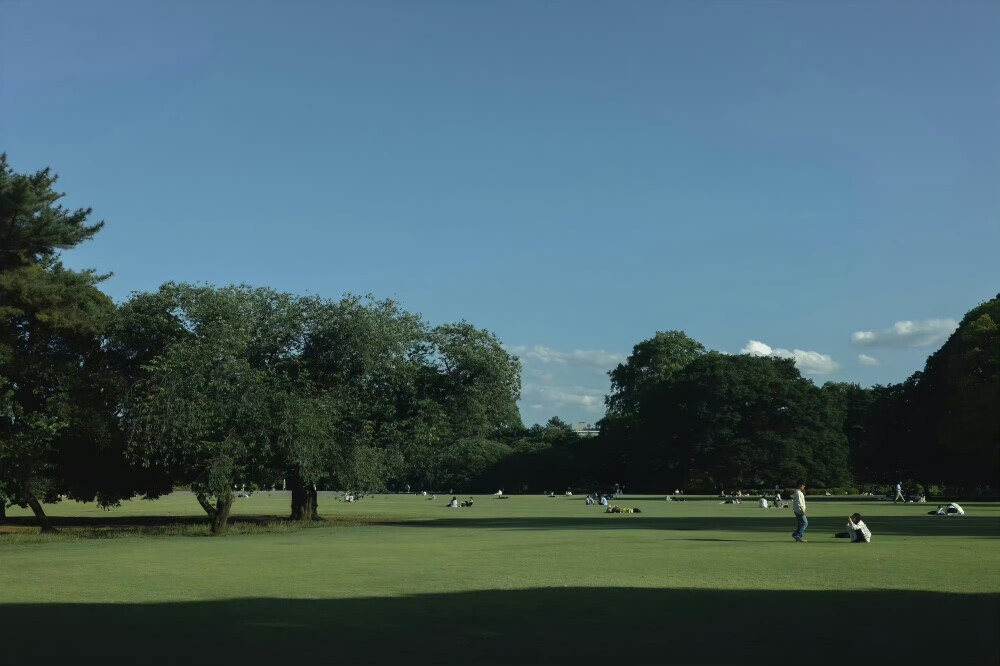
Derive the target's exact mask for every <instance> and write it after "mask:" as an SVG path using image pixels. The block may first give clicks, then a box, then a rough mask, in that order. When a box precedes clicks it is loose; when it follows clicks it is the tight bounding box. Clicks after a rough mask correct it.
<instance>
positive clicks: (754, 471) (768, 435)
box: [0, 156, 1000, 533]
mask: <svg viewBox="0 0 1000 666" xmlns="http://www.w3.org/2000/svg"><path fill="white" fill-rule="evenodd" d="M55 182H56V178H55V176H53V175H52V174H50V172H49V171H48V170H44V171H41V172H38V173H35V174H18V173H16V172H14V171H13V169H11V168H10V167H9V166H8V164H7V161H6V156H3V157H2V158H0V518H2V515H3V514H2V511H3V509H4V508H5V507H6V506H9V505H12V504H13V505H18V506H22V507H30V508H31V509H32V510H33V511H34V513H35V515H36V517H37V519H38V521H39V523H40V524H41V525H42V527H43V529H45V528H47V527H48V526H47V524H46V517H45V513H44V510H43V508H42V504H43V503H48V502H54V501H59V500H60V499H62V498H68V499H74V500H80V501H97V502H99V503H101V504H102V505H105V506H108V505H114V504H115V503H117V502H119V501H121V500H123V499H126V498H130V497H134V496H137V495H142V496H145V497H147V498H156V497H158V496H160V495H162V494H164V493H166V492H170V490H171V489H172V488H174V487H177V486H184V487H188V488H190V489H191V490H192V491H193V492H194V493H195V495H196V497H197V498H198V501H199V502H200V504H201V505H202V507H203V508H204V509H205V512H206V514H207V515H208V516H209V518H210V521H211V524H212V530H213V532H215V533H224V532H225V531H226V526H227V520H228V516H229V511H230V508H231V506H232V502H233V498H234V493H235V490H236V489H237V488H249V489H254V488H273V487H287V488H289V489H291V491H292V493H291V504H292V506H291V509H290V515H291V517H292V518H295V519H300V520H310V519H313V518H316V517H317V515H318V506H317V497H318V496H317V489H322V488H339V489H349V490H353V491H355V492H359V493H365V492H374V491H379V490H383V489H386V488H388V489H393V490H404V489H410V488H412V489H438V490H445V489H456V490H469V491H474V490H487V489H488V490H491V491H492V490H495V489H496V488H507V489H509V490H511V491H513V492H524V491H537V490H541V489H563V488H586V489H593V488H598V487H604V488H609V487H611V486H612V485H613V484H615V483H626V482H627V484H628V486H629V488H630V489H635V490H649V491H652V490H663V489H671V488H674V487H677V486H682V487H686V488H688V489H693V490H708V489H720V488H729V487H763V486H768V487H769V486H770V485H772V484H774V483H782V484H786V483H788V482H789V480H790V479H793V478H796V477H800V476H802V477H806V478H809V479H810V480H811V483H812V484H813V485H814V486H839V487H848V486H849V485H851V484H852V483H853V484H860V483H864V482H872V483H880V482H888V481H890V480H893V479H899V478H903V479H913V480H917V481H919V482H921V483H922V484H924V485H925V486H926V487H928V488H931V487H932V486H934V485H939V484H948V485H950V486H954V487H962V486H972V485H977V484H987V483H995V477H996V471H997V463H998V460H997V457H998V448H1000V447H998V437H1000V433H998V430H1000V428H998V418H1000V416H998V415H1000V409H998V407H1000V396H998V386H1000V384H998V377H997V366H998V334H997V332H998V329H997V323H998V322H1000V311H998V307H1000V306H998V300H997V299H994V300H992V301H990V302H988V303H985V304H983V305H981V306H979V307H977V308H976V309H974V310H972V311H971V312H970V313H969V314H968V315H966V317H965V319H963V321H962V324H961V326H960V327H959V329H958V330H957V331H956V332H955V334H954V335H952V337H951V339H949V340H948V342H947V343H946V344H945V345H944V347H942V349H941V350H939V351H938V352H936V353H935V354H934V355H933V356H931V358H930V359H929V360H928V362H927V366H926V367H925V369H924V371H923V372H921V373H916V374H915V375H914V376H913V377H911V378H910V379H908V380H907V381H906V382H904V383H903V384H899V385H892V386H876V387H873V388H870V389H866V388H861V387H859V386H857V385H851V384H836V383H828V384H826V385H824V386H822V387H817V386H816V385H815V384H813V383H812V382H811V381H810V380H808V379H804V378H803V377H801V376H800V375H799V373H798V370H797V369H796V368H795V366H794V364H793V363H792V361H790V360H787V359H776V358H765V357H751V356H745V355H738V356H733V355H725V354H720V353H718V352H710V351H708V350H706V349H705V348H704V347H703V346H702V345H701V344H700V343H698V342H697V341H695V340H692V339H691V338H689V337H688V336H686V335H684V334H683V333H681V332H677V331H671V332H667V333H657V334H656V336H654V337H653V338H651V339H649V340H645V341H643V342H640V343H639V344H637V345H636V346H635V348H634V349H633V352H632V354H631V355H630V356H629V358H628V359H627V360H626V362H625V363H623V364H621V365H619V366H618V367H617V368H615V369H614V370H612V371H611V372H610V373H609V375H610V379H611V391H610V394H609V395H608V398H607V415H606V416H605V418H604V419H603V420H602V421H601V422H600V424H599V426H600V435H599V436H598V437H594V438H583V439H582V438H579V437H578V436H577V435H576V433H574V432H573V431H572V430H571V429H570V428H569V426H567V425H566V424H565V423H563V422H562V421H561V420H559V419H558V418H556V417H554V418H553V419H551V420H550V421H549V422H548V423H547V424H546V425H545V426H540V425H536V426H533V427H532V428H525V427H524V426H523V425H522V423H521V420H520V416H519V413H518V410H517V404H516V403H517V400H518V399H519V397H520V362H519V360H518V359H517V358H516V357H512V356H511V355H509V354H508V353H507V352H506V351H505V350H504V348H503V346H502V345H501V343H500V341H499V340H498V339H497V338H496V336H494V335H493V334H492V333H490V332H489V331H486V330H481V329H478V328H476V327H475V326H473V325H472V324H469V323H467V322H464V321H462V322H458V323H454V324H445V325H438V326H431V325H430V324H428V323H427V322H425V321H424V320H423V319H422V318H421V317H420V316H419V315H416V314H413V313H410V312H407V311H406V310H404V309H403V308H402V307H400V305H399V304H398V303H395V302H393V301H391V300H377V299H375V298H373V297H370V296H366V297H359V296H353V295H348V296H345V297H344V298H342V299H340V300H328V299H324V298H320V297H315V296H310V297H304V296H297V295H293V294H287V293H281V292H277V291H274V290H271V289H267V288H252V287H248V286H229V287H222V288H218V287H213V286H209V285H190V284H175V283H168V284H165V285H163V286H162V287H161V288H160V289H159V290H158V291H156V292H153V293H136V294H133V295H132V297H131V298H129V299H128V300H127V301H126V302H124V303H121V304H120V305H117V306H116V305H115V304H114V303H112V301H111V300H110V299H109V298H108V297H107V296H105V295H104V294H103V293H102V292H101V291H100V289H99V284H100V282H101V281H102V280H103V279H104V278H105V277H107V276H102V275H98V274H96V273H95V272H94V271H73V270H69V269H67V268H65V267H64V266H63V265H62V264H61V262H60V260H59V253H60V252H61V251H63V250H67V249H70V248H72V247H74V246H75V245H77V244H79V243H81V242H83V241H86V240H90V239H91V238H93V237H94V236H95V235H96V234H97V232H98V231H99V230H100V229H101V226H102V224H103V223H97V224H91V225H88V224H87V218H88V217H89V216H90V213H91V211H90V210H89V209H87V210H77V211H69V210H66V209H64V208H62V207H61V206H60V205H59V204H58V201H59V199H60V197H61V196H62V195H60V194H58V193H57V192H55V190H54V189H53V186H54V184H55Z"/></svg>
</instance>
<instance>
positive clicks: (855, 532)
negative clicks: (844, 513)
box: [847, 513, 872, 543]
mask: <svg viewBox="0 0 1000 666" xmlns="http://www.w3.org/2000/svg"><path fill="white" fill-rule="evenodd" d="M847 533H848V534H850V535H851V543H871V541H872V532H871V530H869V529H868V526H867V525H865V521H863V520H861V514H860V513H855V514H853V515H852V516H851V517H850V518H848V519H847Z"/></svg>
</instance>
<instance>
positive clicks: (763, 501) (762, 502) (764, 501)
mask: <svg viewBox="0 0 1000 666" xmlns="http://www.w3.org/2000/svg"><path fill="white" fill-rule="evenodd" d="M760 508H762V509H766V508H767V499H766V498H764V497H761V498H760Z"/></svg>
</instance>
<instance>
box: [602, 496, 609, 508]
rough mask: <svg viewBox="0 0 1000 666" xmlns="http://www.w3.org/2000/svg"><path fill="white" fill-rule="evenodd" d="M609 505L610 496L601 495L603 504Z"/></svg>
mask: <svg viewBox="0 0 1000 666" xmlns="http://www.w3.org/2000/svg"><path fill="white" fill-rule="evenodd" d="M607 505H608V498H607V497H605V496H604V495H601V506H607Z"/></svg>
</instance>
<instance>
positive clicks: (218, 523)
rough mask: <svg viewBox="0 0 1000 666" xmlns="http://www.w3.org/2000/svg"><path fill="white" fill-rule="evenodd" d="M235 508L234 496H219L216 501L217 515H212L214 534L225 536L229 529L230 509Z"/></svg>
mask: <svg viewBox="0 0 1000 666" xmlns="http://www.w3.org/2000/svg"><path fill="white" fill-rule="evenodd" d="M232 508H233V497H232V495H230V496H229V497H226V498H221V497H220V498H219V499H218V501H216V503H215V515H213V516H212V534H214V535H215V536H224V535H225V534H226V532H227V531H229V511H230V510H231V509H232Z"/></svg>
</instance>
